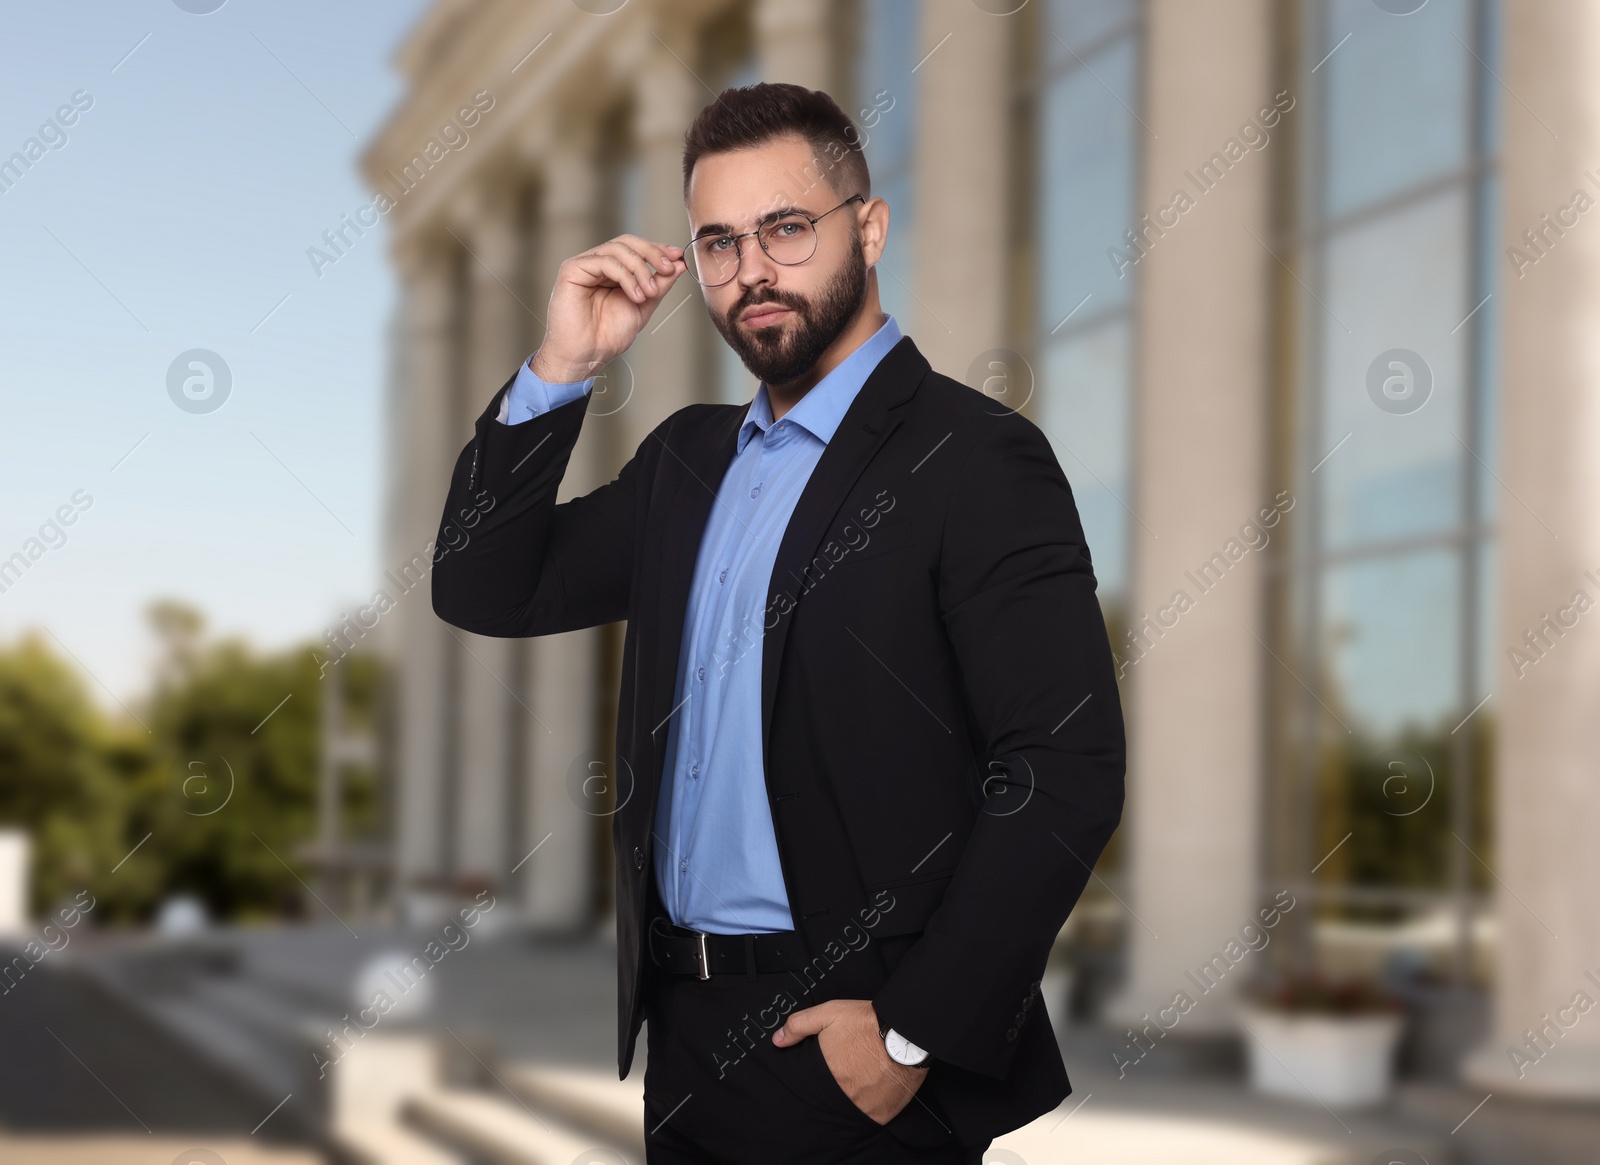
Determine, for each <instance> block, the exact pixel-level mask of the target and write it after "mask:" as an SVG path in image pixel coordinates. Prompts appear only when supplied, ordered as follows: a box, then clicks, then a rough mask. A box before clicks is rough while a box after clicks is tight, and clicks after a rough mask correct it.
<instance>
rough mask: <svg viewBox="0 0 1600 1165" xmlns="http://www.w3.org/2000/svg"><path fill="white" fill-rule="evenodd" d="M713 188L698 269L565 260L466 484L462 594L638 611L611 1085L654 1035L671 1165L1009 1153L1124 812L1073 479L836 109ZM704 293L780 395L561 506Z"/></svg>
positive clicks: (699, 241) (569, 618) (447, 608)
mask: <svg viewBox="0 0 1600 1165" xmlns="http://www.w3.org/2000/svg"><path fill="white" fill-rule="evenodd" d="M951 161H952V164H959V160H958V159H954V158H953V159H952V160H951ZM797 175H798V176H802V180H801V181H800V182H798V184H797V178H796V176H797ZM806 176H810V177H811V179H812V180H810V181H804V178H805V177H806ZM775 192H776V193H775ZM684 196H685V204H686V209H687V212H688V218H689V225H690V230H691V234H692V239H691V242H690V244H689V246H687V247H679V246H673V245H663V244H659V243H655V242H652V241H649V240H645V239H642V238H639V237H638V236H635V235H622V236H619V237H618V238H615V239H612V240H610V241H609V242H606V243H603V244H601V245H599V246H597V247H595V248H594V249H593V250H591V251H588V252H585V253H584V254H582V255H578V256H574V257H573V258H571V259H568V260H567V261H566V262H564V263H563V264H562V265H561V268H560V271H559V272H558V274H557V278H556V283H555V288H554V291H553V292H552V294H551V299H550V309H549V316H548V326H547V331H546V334H545V338H544V342H543V343H542V344H541V346H540V348H539V350H538V351H537V352H536V353H534V355H533V357H532V358H531V359H530V360H529V362H528V364H527V365H526V366H524V367H523V368H520V369H519V370H518V372H517V373H516V375H514V376H513V378H512V379H511V380H509V381H507V383H506V385H505V387H503V388H502V389H501V390H500V391H499V392H498V393H497V394H496V395H495V398H494V399H493V400H492V401H491V402H490V403H489V406H488V407H487V408H486V409H485V411H484V413H483V415H482V416H481V417H480V418H479V420H478V422H477V427H476V434H475V436H474V438H473V440H472V441H471V442H469V443H468V445H467V447H466V448H465V449H463V450H462V453H461V456H460V458H459V459H458V461H457V464H456V467H455V471H454V476H453V479H452V481H451V485H450V493H449V498H448V500H447V502H446V505H445V513H444V519H443V526H442V528H441V533H440V539H439V545H441V546H452V545H455V546H459V549H455V550H452V551H451V552H450V553H448V554H445V555H444V556H443V557H441V558H440V559H439V560H438V562H437V564H436V567H435V570H434V574H433V603H434V609H435V611H437V612H438V614H439V615H440V617H441V618H443V619H445V620H446V621H448V622H450V623H452V624H455V625H456V626H458V627H461V628H463V629H465V630H469V631H473V632H477V633H479V634H484V635H500V636H525V635H546V634H551V633H554V632H560V631H567V630H572V629H575V628H580V627H590V626H594V625H596V624H601V623H608V622H613V621H615V620H619V619H626V620H627V636H626V641H625V646H624V657H623V671H622V683H621V700H620V706H619V713H618V721H617V741H616V747H617V762H618V771H619V773H620V774H622V783H623V784H624V785H625V784H626V783H627V780H628V779H629V778H630V777H631V779H632V781H634V782H635V783H636V785H635V787H634V788H633V789H632V791H631V795H629V796H628V797H627V798H626V800H625V802H624V803H622V804H621V805H620V807H619V808H618V809H617V811H616V814H615V817H614V819H613V836H614V839H615V847H616V857H617V867H616V897H617V911H616V914H617V957H618V1005H619V1006H618V1068H619V1073H620V1075H621V1076H624V1077H625V1076H626V1075H627V1072H628V1067H629V1065H630V1063H631V1061H632V1055H633V1048H634V1044H635V1040H636V1037H637V1035H638V1031H639V1028H640V1026H641V1024H642V1023H643V1022H644V1020H645V1019H646V1018H648V1020H649V1029H648V1031H649V1041H648V1043H649V1049H648V1050H649V1054H648V1057H647V1064H646V1071H645V1108H646V1113H645V1125H646V1131H647V1141H646V1143H647V1146H648V1160H649V1161H650V1162H651V1163H652V1165H659V1163H663V1162H689V1161H699V1162H703V1161H716V1162H727V1163H730V1165H731V1163H734V1162H776V1161H861V1162H889V1161H896V1162H902V1161H929V1162H933V1161H950V1162H957V1161H979V1160H981V1156H982V1152H983V1150H984V1149H985V1148H986V1147H987V1146H988V1145H989V1143H990V1141H991V1139H992V1138H993V1137H994V1136H996V1135H998V1134H999V1133H1002V1132H1005V1131H1008V1130H1010V1129H1013V1128H1016V1127H1018V1126H1020V1125H1022V1124H1024V1123H1026V1122H1027V1121H1029V1120H1031V1119H1033V1118H1034V1117H1037V1116H1039V1115H1040V1114H1042V1113H1045V1112H1048V1111H1049V1110H1051V1109H1052V1108H1054V1107H1055V1106H1056V1105H1058V1104H1059V1103H1060V1102H1061V1101H1062V1099H1063V1098H1064V1097H1065V1096H1066V1095H1067V1094H1068V1092H1069V1091H1070V1087H1069V1084H1068V1082H1067V1076H1066V1072H1065V1069H1064V1067H1063V1064H1062V1060H1061V1055H1060V1052H1059V1050H1058V1048H1057V1044H1056V1038H1055V1035H1054V1033H1053V1032H1052V1030H1051V1027H1050V1023H1049V1020H1048V1018H1047V1017H1046V1015H1045V1014H1044V1008H1042V1007H1039V1006H1036V1004H1037V1000H1038V995H1039V987H1040V983H1041V979H1042V975H1043V972H1044V967H1045V963H1046V960H1047V958H1048V956H1049V953H1050V950H1051V947H1052V944H1053V943H1054V941H1055V939H1056V936H1057V934H1058V933H1059V931H1060V929H1061V926H1062V924H1063V922H1064V921H1065V920H1066V918H1067V915H1068V913H1069V912H1070V911H1071V910H1072V907H1073V905H1074V903H1075V902H1076V901H1077V899H1078V897H1079V895H1080V894H1081V893H1082V891H1083V888H1084V886H1085V884H1086V882H1087V880H1088V878H1089V876H1090V873H1091V869H1092V866H1093V864H1094V862H1095V860H1096V859H1097V858H1098V857H1099V855H1100V852H1101V850H1102V849H1103V848H1104V846H1105V844H1106V842H1107V841H1108V840H1109V838H1110V836H1111V834H1112V831H1113V830H1114V829H1115V828H1116V825H1117V822H1118V820H1119V818H1120V815H1121V811H1122V799H1123V770H1124V748H1125V746H1124V735H1123V724H1122V713H1121V705H1120V702H1119V699H1118V693H1117V686H1116V679H1115V676H1114V674H1113V667H1112V657H1111V650H1110V645H1109V643H1108V642H1107V637H1106V632H1105V626H1104V623H1103V621H1102V617H1101V614H1100V609H1099V605H1098V602H1097V600H1096V598H1095V577H1094V572H1093V568H1092V565H1091V561H1090V556H1089V549H1088V547H1087V546H1086V545H1085V542H1084V536H1083V530H1082V527H1081V525H1080V523H1079V520H1078V514H1077V510H1076V507H1075V505H1074V503H1073V499H1072V493H1071V490H1070V489H1069V487H1068V485H1067V480H1066V477H1065V476H1064V475H1063V473H1062V471H1061V467H1060V465H1059V464H1058V463H1057V461H1056V458H1055V456H1054V454H1053V452H1052V451H1051V448H1050V445H1049V443H1048V442H1047V440H1046V438H1045V437H1044V435H1043V434H1042V433H1041V432H1040V431H1039V429H1038V428H1037V427H1036V426H1034V425H1033V424H1032V423H1031V422H1029V421H1028V420H1027V419H1025V418H1024V417H1022V416H1021V415H1019V414H1018V413H1016V412H1014V411H1012V410H1009V409H1006V408H1004V407H1001V406H1000V405H998V404H997V403H996V402H994V401H992V400H990V399H989V398H988V397H986V396H984V395H983V394H981V393H978V392H976V391H974V390H972V389H970V388H968V387H966V386H964V385H962V384H960V383H958V382H957V381H955V380H952V379H949V378H948V377H945V376H943V375H940V374H939V373H937V372H934V371H932V369H931V368H930V367H929V365H928V362H927V361H926V360H925V359H924V358H923V357H922V355H921V353H919V352H918V351H917V348H916V346H915V345H914V344H913V343H912V341H911V340H910V339H909V338H905V337H901V336H900V335H899V331H898V328H897V326H896V324H895V321H894V320H893V319H892V317H887V316H885V314H884V313H883V311H882V310H881V309H880V307H879V304H878V289H877V278H876V272H875V271H874V270H872V267H873V265H874V264H875V263H876V262H877V261H878V259H879V257H880V256H881V255H882V254H883V250H884V245H885V239H886V237H887V231H888V222H889V208H888V206H887V204H886V203H885V202H884V201H883V200H882V199H880V198H874V197H872V195H871V188H870V179H869V176H868V173H867V167H866V163H865V160H864V159H863V157H862V155H861V151H860V149H859V138H858V136H857V134H856V130H855V126H854V125H853V124H852V123H851V121H850V119H849V117H848V116H847V115H845V114H844V113H843V111H841V110H840V109H839V107H838V105H837V104H836V103H835V102H834V101H833V100H832V99H831V98H829V97H828V96H827V95H826V94H823V93H820V92H815V91H812V90H807V89H803V88H800V87H797V86H792V85H769V84H763V85H756V86H752V87H750V88H746V89H735V90H727V91H725V92H724V93H722V94H721V95H720V96H719V97H718V98H717V100H716V101H715V102H713V103H712V104H711V105H710V106H708V107H707V108H706V109H705V110H704V111H703V112H702V113H701V114H700V116H699V118H698V119H697V120H696V122H695V124H694V126H693V127H692V128H691V129H690V131H689V133H688V134H687V135H686V139H685V152H684ZM973 213H974V214H985V213H988V214H993V213H999V210H998V208H993V207H990V208H983V207H974V208H973ZM685 274H688V275H690V276H691V277H693V278H695V279H696V280H697V281H698V282H699V283H700V284H701V286H702V290H703V293H704V296H705V302H706V307H707V310H708V312H709V313H710V315H711V318H712V320H713V321H714V322H715V324H716V325H717V327H718V329H719V331H720V332H721V334H722V335H723V337H724V338H725V339H726V340H727V342H728V343H729V344H730V346H732V347H733V348H734V349H735V351H737V352H738V353H739V355H740V356H741V358H742V359H743V360H744V363H745V364H746V366H747V367H748V368H749V369H750V370H751V371H752V372H753V373H755V374H756V375H757V376H758V377H760V379H761V385H760V387H759V388H758V390H757V393H756V397H755V399H754V400H753V401H752V402H751V403H750V404H749V405H737V406H735V405H712V404H700V405H691V406H689V407H687V408H684V409H680V410H678V411H677V412H675V413H673V414H672V415H671V416H669V417H668V418H667V419H666V420H665V421H663V422H662V423H661V424H660V425H658V426H657V427H656V428H655V430H654V431H653V432H651V433H650V434H649V436H648V437H646V439H645V440H644V441H643V442H642V443H641V444H640V446H639V448H638V450H637V452H636V453H635V454H634V456H633V457H632V458H631V459H630V460H629V461H628V463H627V464H626V465H625V466H624V467H623V468H622V470H621V472H620V473H619V474H618V475H617V477H616V478H615V479H614V480H613V481H611V482H609V483H608V484H606V485H603V486H601V487H600V488H598V489H596V490H594V491H593V492H591V493H589V494H587V495H585V496H583V497H579V498H574V499H572V500H571V501H568V502H565V503H562V504H559V505H558V504H557V503H556V491H557V487H558V485H559V483H560V481H561V476H562V473H563V471H564V470H565V467H566V464H567V460H568V457H569V455H570V453H571V451H572V447H573V443H574V442H575V440H576V439H577V436H578V432H579V429H580V427H581V425H582V424H583V420H584V412H585V408H584V405H583V404H582V403H580V402H581V401H583V400H585V399H586V396H587V392H588V387H589V385H590V384H591V383H592V380H590V379H589V378H590V377H591V376H592V373H593V372H594V370H595V369H596V368H598V367H600V366H601V365H603V364H604V363H605V362H607V361H609V360H611V359H613V358H615V357H616V356H617V355H619V354H620V353H622V352H623V351H624V350H626V349H627V348H628V346H629V345H630V344H631V343H632V342H633V340H634V338H635V337H636V336H637V335H638V333H639V331H640V329H641V328H643V327H644V325H645V324H646V322H647V321H648V320H649V319H650V317H651V315H652V313H653V312H654V311H655V310H656V308H657V307H658V306H659V305H660V303H661V302H662V301H663V300H664V298H665V297H666V295H667V293H668V291H669V290H670V289H671V288H672V287H673V285H674V284H675V283H676V282H677V280H678V279H679V278H680V277H682V276H683V275H685ZM644 389H645V391H648V383H646V384H645V385H644ZM469 522H470V523H471V528H470V533H469V536H468V538H467V539H466V540H465V542H464V544H463V541H462V539H461V538H460V537H458V536H456V535H455V531H454V530H452V529H451V527H459V526H461V525H464V524H466V523H469Z"/></svg>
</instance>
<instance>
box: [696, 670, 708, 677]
mask: <svg viewBox="0 0 1600 1165" xmlns="http://www.w3.org/2000/svg"><path fill="white" fill-rule="evenodd" d="M695 674H696V675H698V676H699V677H700V678H701V679H705V678H706V669H705V668H701V669H700V670H699V671H698V672H696V673H695Z"/></svg>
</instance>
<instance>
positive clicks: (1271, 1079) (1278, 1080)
mask: <svg viewBox="0 0 1600 1165" xmlns="http://www.w3.org/2000/svg"><path fill="white" fill-rule="evenodd" d="M1243 1023H1244V1027H1245V1031H1246V1036H1245V1042H1246V1044H1247V1046H1248V1048H1249V1061H1250V1084H1251V1087H1252V1088H1254V1089H1255V1090H1256V1091H1257V1092H1261V1093H1265V1094H1267V1095H1270V1096H1283V1097H1289V1098H1292V1099H1297V1100H1302V1101H1306V1100H1316V1101H1320V1102H1321V1103H1322V1104H1324V1105H1327V1106H1328V1107H1329V1108H1353V1107H1359V1106H1362V1105H1371V1104H1378V1103H1380V1102H1382V1101H1383V1100H1385V1099H1386V1098H1387V1097H1388V1095H1389V1090H1390V1088H1391V1086H1392V1084H1393V1081H1394V1056H1395V1048H1396V1046H1397V1045H1398V1043H1399V1040H1400V1032H1401V1028H1402V1026H1403V1024H1404V1015H1403V1012H1402V1009H1401V1005H1400V1002H1399V1000H1397V999H1396V998H1395V997H1394V996H1392V995H1390V994H1389V993H1388V992H1386V991H1384V990H1383V989H1382V988H1380V987H1379V986H1378V985H1377V984H1376V983H1373V982H1371V981H1368V980H1364V979H1353V978H1350V979H1334V978H1330V977H1327V976H1324V975H1321V974H1318V973H1316V972H1314V971H1313V972H1295V973H1288V974H1283V975H1280V976H1278V977H1276V978H1274V979H1270V980H1267V981H1265V982H1263V983H1262V984H1261V985H1260V986H1258V987H1257V989H1256V990H1255V991H1253V992H1251V993H1250V996H1249V998H1248V1000H1247V1002H1246V1005H1245V1007H1244V1013H1243Z"/></svg>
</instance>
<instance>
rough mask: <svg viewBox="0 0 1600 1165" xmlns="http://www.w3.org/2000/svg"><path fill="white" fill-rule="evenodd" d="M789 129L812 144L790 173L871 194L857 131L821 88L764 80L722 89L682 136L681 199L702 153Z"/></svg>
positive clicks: (845, 192)
mask: <svg viewBox="0 0 1600 1165" xmlns="http://www.w3.org/2000/svg"><path fill="white" fill-rule="evenodd" d="M789 134H792V135H795V136H798V137H801V138H804V139H805V141H806V143H807V144H808V145H809V146H810V147H811V165H810V166H808V167H807V168H806V170H807V172H806V173H805V174H803V175H796V176H795V177H797V178H800V179H802V180H803V181H805V182H807V183H810V182H813V181H815V180H816V179H817V178H819V177H820V178H825V179H827V182H828V184H829V185H830V186H832V187H833V189H834V190H835V191H837V192H838V194H839V196H840V197H841V198H844V197H848V196H849V195H852V194H863V195H866V196H868V197H871V195H872V176H871V175H870V174H869V173H868V172H867V159H866V157H865V155H863V154H862V152H861V132H860V130H858V129H857V128H856V123H855V122H853V121H851V120H850V115H849V114H848V113H846V112H845V111H844V110H842V109H840V108H839V103H838V102H837V101H835V100H834V99H833V98H832V97H830V96H828V95H827V94H826V93H824V92H823V91H822V90H820V89H807V88H805V87H804V86H802V85H789V84H786V83H782V82H769V81H763V82H761V83H760V84H757V85H748V86H745V87H743V88H739V89H724V90H723V91H722V92H721V93H719V94H717V97H716V100H714V101H713V102H712V103H711V104H710V105H708V106H706V107H705V108H704V109H702V110H701V111H700V114H699V116H698V117H696V118H695V119H694V124H693V125H691V126H690V127H689V131H688V132H687V133H685V134H684V135H683V196H684V198H685V199H687V198H688V197H689V177H690V175H692V174H693V173H694V166H695V163H696V162H698V161H699V160H700V159H701V158H703V157H705V156H706V155H707V154H723V153H728V152H729V151H732V150H742V149H748V148H749V147H751V146H759V145H762V144H764V143H766V142H769V141H771V140H772V139H773V138H777V137H783V136H785V135H789ZM791 193H793V192H791Z"/></svg>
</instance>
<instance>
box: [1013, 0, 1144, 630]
mask: <svg viewBox="0 0 1600 1165" xmlns="http://www.w3.org/2000/svg"><path fill="white" fill-rule="evenodd" d="M1139 12H1140V5H1139V4H1137V3H1134V2H1132V0H1127V2H1120V0H1119V2H1115V3H1112V2H1108V0H1095V2H1089V0H1053V2H1051V3H1047V4H1044V5H1042V6H1041V8H1040V11H1039V12H1038V13H1036V14H1034V15H1033V17H1032V18H1033V19H1035V20H1037V21H1038V25H1037V27H1038V28H1039V29H1040V33H1039V35H1038V36H1037V37H1036V38H1035V39H1037V40H1038V41H1039V42H1040V44H1039V47H1038V75H1037V81H1036V82H1035V85H1034V88H1033V89H1032V90H1031V91H1030V92H1029V93H1028V94H1027V97H1028V99H1029V100H1031V104H1032V115H1031V117H1030V118H1028V119H1026V122H1025V123H1026V124H1031V125H1032V126H1033V127H1034V132H1035V133H1036V134H1037V144H1036V146H1035V150H1034V158H1033V172H1034V175H1035V178H1034V188H1033V196H1032V204H1033V206H1034V208H1035V209H1034V211H1033V216H1032V224H1031V226H1032V231H1031V241H1030V246H1031V248H1032V249H1033V250H1034V252H1035V254H1034V255H1033V256H1032V267H1033V270H1034V271H1036V272H1037V275H1036V276H1035V280H1034V287H1033V289H1032V297H1033V304H1034V308H1033V320H1032V337H1033V342H1032V347H1033V350H1034V352H1035V354H1036V357H1037V359H1036V365H1037V375H1038V385H1037V387H1036V390H1035V391H1036V398H1037V399H1036V400H1035V401H1034V403H1033V404H1032V406H1031V408H1030V410H1029V415H1030V416H1031V417H1032V418H1033V419H1034V420H1035V421H1036V422H1037V423H1038V424H1039V426H1040V428H1042V429H1043V430H1044V431H1045V433H1046V434H1047V435H1048V436H1049V437H1050V440H1051V443H1052V445H1053V446H1054V448H1055V451H1056V457H1057V459H1058V460H1059V461H1060V462H1061V467H1062V469H1063V470H1065V472H1066V474H1067V478H1068V480H1069V481H1070V482H1071V483H1072V492H1073V496H1074V498H1075V500H1076V501H1077V505H1078V514H1079V516H1080V517H1081V518H1082V520H1083V528H1084V534H1085V536H1086V537H1087V539H1088V542H1089V547H1090V550H1091V552H1092V553H1093V555H1094V565H1095V575H1096V578H1097V579H1098V581H1099V584H1100V586H1099V593H1100V600H1101V604H1102V606H1104V607H1105V608H1106V610H1107V618H1108V619H1109V620H1110V621H1111V622H1112V623H1113V630H1112V642H1113V643H1114V644H1115V643H1118V642H1120V640H1121V630H1120V627H1117V626H1115V624H1117V623H1118V622H1119V620H1120V618H1121V617H1122V614H1121V611H1122V608H1123V607H1124V606H1125V602H1126V597H1127V589H1128V552H1129V545H1128V544H1129V524H1130V523H1131V522H1132V521H1133V517H1132V513H1131V511H1130V510H1129V509H1128V505H1127V503H1128V500H1129V496H1130V492H1131V488H1132V471H1131V448H1132V434H1131V432H1130V424H1131V410H1130V403H1129V402H1130V401H1131V399H1132V394H1133V384H1132V358H1131V354H1130V353H1131V346H1132V344H1133V318H1132V305H1133V283H1134V278H1135V268H1134V267H1132V266H1131V265H1130V264H1127V263H1122V264H1119V263H1117V262H1116V261H1115V258H1114V251H1115V250H1124V249H1126V248H1127V247H1128V243H1127V241H1126V237H1127V234H1128V232H1129V231H1130V230H1131V229H1132V226H1133V222H1134V219H1135V217H1136V215H1137V211H1136V209H1135V204H1136V201H1137V193H1138V160H1139V149H1140V144H1141V142H1142V141H1143V138H1144V135H1145V133H1146V131H1145V129H1144V127H1143V126H1142V125H1141V124H1140V123H1139V120H1138V118H1137V116H1136V110H1137V108H1138V105H1139V68H1140V29H1141V26H1140V24H1139V22H1138V19H1137V18H1138V16H1139ZM1069 48H1070V51H1069Z"/></svg>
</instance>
